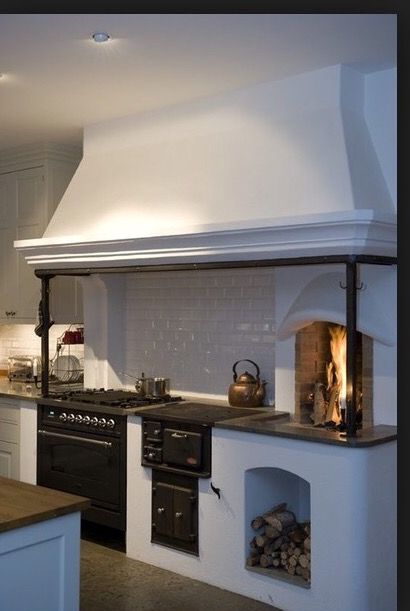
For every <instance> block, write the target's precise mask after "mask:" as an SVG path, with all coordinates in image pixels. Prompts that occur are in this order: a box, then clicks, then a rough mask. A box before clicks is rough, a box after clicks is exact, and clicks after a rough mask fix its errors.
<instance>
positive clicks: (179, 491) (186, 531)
mask: <svg viewBox="0 0 410 611" xmlns="http://www.w3.org/2000/svg"><path fill="white" fill-rule="evenodd" d="M195 500H196V497H195V493H194V491H193V490H191V489H190V488H182V487H181V486H175V489H174V505H173V513H174V536H175V537H176V538H177V539H182V540H183V541H193V540H194V539H195V537H196V533H195V527H194V511H193V504H194V502H195Z"/></svg>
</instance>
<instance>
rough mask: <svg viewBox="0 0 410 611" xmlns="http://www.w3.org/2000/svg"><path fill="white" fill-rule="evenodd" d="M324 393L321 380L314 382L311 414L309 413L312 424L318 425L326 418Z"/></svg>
mask: <svg viewBox="0 0 410 611" xmlns="http://www.w3.org/2000/svg"><path fill="white" fill-rule="evenodd" d="M325 394H326V389H325V385H324V384H322V382H316V384H315V390H314V399H313V414H311V415H310V418H311V420H313V425H314V426H319V425H321V424H323V423H324V422H325V420H326V410H327V402H326V398H325Z"/></svg>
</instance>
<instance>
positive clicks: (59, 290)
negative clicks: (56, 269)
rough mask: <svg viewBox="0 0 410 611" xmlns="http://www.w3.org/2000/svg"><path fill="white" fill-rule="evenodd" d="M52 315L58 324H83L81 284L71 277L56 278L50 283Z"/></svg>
mask: <svg viewBox="0 0 410 611" xmlns="http://www.w3.org/2000/svg"><path fill="white" fill-rule="evenodd" d="M50 315H51V318H52V319H53V320H54V322H56V323H57V324H64V325H69V324H72V323H83V322H84V316H83V294H82V287H81V283H80V281H79V280H78V279H77V278H71V277H70V276H55V277H54V278H52V279H51V282H50Z"/></svg>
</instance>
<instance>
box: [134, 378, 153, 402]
mask: <svg viewBox="0 0 410 611" xmlns="http://www.w3.org/2000/svg"><path fill="white" fill-rule="evenodd" d="M135 390H136V392H137V394H138V395H139V396H140V397H145V396H146V395H152V394H153V390H154V378H146V377H145V376H142V377H141V378H135Z"/></svg>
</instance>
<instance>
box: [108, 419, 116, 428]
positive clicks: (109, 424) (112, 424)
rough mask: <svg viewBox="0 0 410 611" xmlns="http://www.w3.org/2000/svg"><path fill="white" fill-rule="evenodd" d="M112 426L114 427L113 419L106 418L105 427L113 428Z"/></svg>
mask: <svg viewBox="0 0 410 611" xmlns="http://www.w3.org/2000/svg"><path fill="white" fill-rule="evenodd" d="M114 427H115V420H113V419H112V418H110V419H109V420H107V429H113V428H114Z"/></svg>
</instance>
